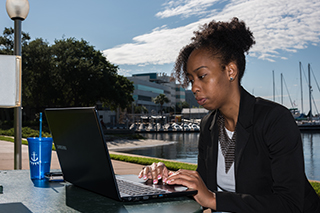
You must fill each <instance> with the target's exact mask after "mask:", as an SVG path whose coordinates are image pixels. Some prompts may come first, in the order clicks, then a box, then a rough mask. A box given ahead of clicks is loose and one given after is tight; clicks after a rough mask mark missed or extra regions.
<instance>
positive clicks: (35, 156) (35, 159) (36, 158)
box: [30, 152, 40, 166]
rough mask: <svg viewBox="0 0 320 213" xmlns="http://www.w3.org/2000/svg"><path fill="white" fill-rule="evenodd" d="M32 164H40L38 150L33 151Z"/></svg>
mask: <svg viewBox="0 0 320 213" xmlns="http://www.w3.org/2000/svg"><path fill="white" fill-rule="evenodd" d="M30 164H31V165H33V166H35V165H39V164H40V161H39V158H38V157H37V154H36V152H32V154H31V157H30Z"/></svg>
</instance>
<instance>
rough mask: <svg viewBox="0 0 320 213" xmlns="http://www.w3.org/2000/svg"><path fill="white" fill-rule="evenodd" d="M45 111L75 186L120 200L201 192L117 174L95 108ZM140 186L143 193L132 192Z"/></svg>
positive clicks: (62, 164) (65, 169) (64, 169)
mask: <svg viewBox="0 0 320 213" xmlns="http://www.w3.org/2000/svg"><path fill="white" fill-rule="evenodd" d="M45 114H46V118H47V121H48V124H49V128H50V131H51V134H52V138H53V142H54V145H55V147H56V151H57V155H58V159H59V162H60V167H61V171H62V173H63V177H64V180H66V181H68V182H70V183H72V184H73V185H75V186H78V187H81V188H84V189H86V190H90V191H92V192H95V193H98V194H100V195H103V196H106V197H108V198H112V199H114V200H118V201H139V200H148V199H153V198H165V197H176V196H188V195H193V194H196V193H197V191H196V190H193V189H188V188H186V187H184V186H169V185H165V184H160V185H153V184H152V183H151V181H150V182H145V181H144V180H140V179H139V178H138V177H137V174H135V175H115V173H114V170H113V167H112V162H111V160H110V156H109V151H108V147H107V144H106V140H105V138H104V134H103V131H102V127H101V124H100V122H99V119H98V113H97V111H96V109H95V108H94V107H75V108H47V109H45ZM123 185H127V186H123ZM139 187H143V188H142V189H138V191H139V192H141V193H139V194H138V193H136V192H132V191H133V190H134V189H135V188H139ZM148 190H150V191H148Z"/></svg>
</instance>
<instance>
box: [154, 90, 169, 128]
mask: <svg viewBox="0 0 320 213" xmlns="http://www.w3.org/2000/svg"><path fill="white" fill-rule="evenodd" d="M153 102H154V103H155V104H160V111H161V122H162V106H163V104H165V103H169V102H170V100H169V98H168V97H167V96H166V95H165V94H160V95H158V96H157V97H155V98H154V99H153ZM160 125H161V124H160Z"/></svg>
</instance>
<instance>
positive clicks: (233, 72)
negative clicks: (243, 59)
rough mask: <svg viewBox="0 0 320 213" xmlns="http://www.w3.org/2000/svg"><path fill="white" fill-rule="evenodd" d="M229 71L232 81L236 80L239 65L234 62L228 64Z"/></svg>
mask: <svg viewBox="0 0 320 213" xmlns="http://www.w3.org/2000/svg"><path fill="white" fill-rule="evenodd" d="M227 73H228V77H229V79H230V81H234V80H235V79H236V78H237V77H238V67H237V65H236V64H235V63H234V62H230V63H229V64H228V65H227Z"/></svg>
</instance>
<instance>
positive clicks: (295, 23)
mask: <svg viewBox="0 0 320 213" xmlns="http://www.w3.org/2000/svg"><path fill="white" fill-rule="evenodd" d="M214 2H215V1H214V0H211V1H209V0H202V1H200V0H189V1H181V0H180V1H170V2H167V3H166V6H167V9H166V10H165V11H163V12H160V13H158V14H157V15H158V16H159V17H160V16H161V17H169V16H173V15H182V16H186V15H187V13H190V14H192V12H190V11H193V10H195V11H197V12H198V13H199V14H200V13H206V12H210V11H205V10H204V11H203V10H201V9H199V8H200V7H196V4H195V3H197V4H198V5H203V8H204V9H207V8H208V7H209V6H210V5H212V4H214ZM319 10H320V1H319V0H304V1H300V0H268V1H265V0H231V1H230V2H229V3H228V4H226V6H225V7H224V8H222V9H221V11H220V12H219V13H215V15H213V16H210V17H207V18H203V19H200V20H198V21H196V22H194V23H191V24H188V25H186V26H181V27H177V28H173V29H170V28H168V27H167V26H162V27H159V28H156V29H154V30H153V31H152V32H151V33H147V34H143V35H140V36H137V37H135V38H133V42H132V43H127V44H122V45H119V46H116V47H114V48H111V49H107V50H105V51H103V52H104V54H105V55H106V56H107V58H108V60H110V61H111V62H112V63H115V64H131V65H133V64H140V65H146V64H166V63H172V62H174V61H175V59H176V57H177V55H178V53H179V50H180V49H181V48H182V47H183V46H185V45H186V44H188V43H189V42H190V38H191V37H192V36H193V31H195V30H198V29H199V26H200V25H202V24H204V23H207V22H209V21H211V20H213V19H215V20H219V21H229V20H230V19H231V18H232V17H234V16H237V17H238V18H239V19H240V20H244V21H245V22H246V24H247V26H249V27H250V29H251V30H252V31H253V35H254V36H255V39H256V45H254V46H253V48H252V49H251V51H250V55H251V56H253V57H257V58H259V59H263V60H268V61H275V59H277V58H279V59H285V57H284V56H282V55H280V54H279V52H280V51H285V52H296V51H297V50H299V49H304V48H306V47H307V46H308V45H310V44H312V45H318V44H319V42H320V38H319V37H320V13H319Z"/></svg>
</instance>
